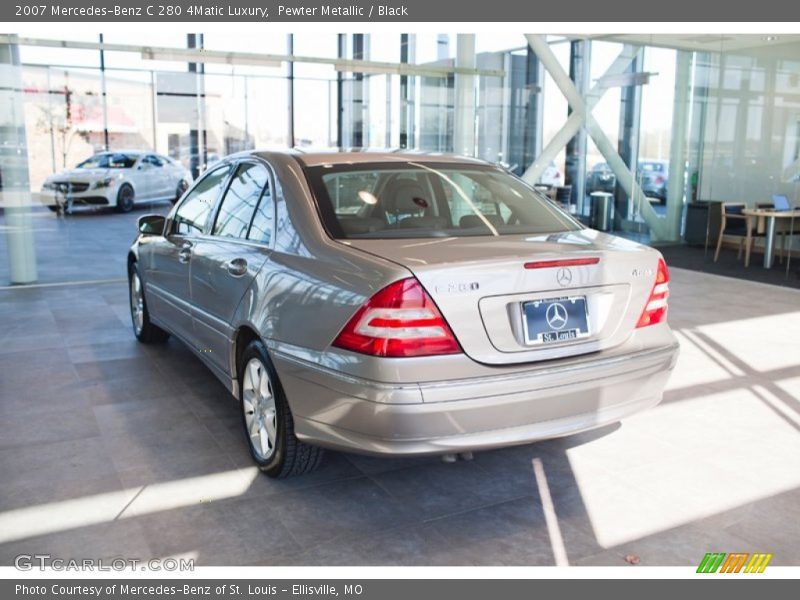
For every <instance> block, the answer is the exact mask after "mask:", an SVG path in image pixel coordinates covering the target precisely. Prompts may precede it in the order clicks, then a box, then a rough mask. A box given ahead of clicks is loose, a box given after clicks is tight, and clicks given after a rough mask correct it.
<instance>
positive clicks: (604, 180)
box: [586, 163, 617, 194]
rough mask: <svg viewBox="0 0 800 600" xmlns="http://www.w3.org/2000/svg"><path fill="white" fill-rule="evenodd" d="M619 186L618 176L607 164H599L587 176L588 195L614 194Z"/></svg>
mask: <svg viewBox="0 0 800 600" xmlns="http://www.w3.org/2000/svg"><path fill="white" fill-rule="evenodd" d="M616 185H617V176H616V175H614V171H612V170H611V167H609V166H608V164H607V163H597V164H596V165H595V166H593V167H592V168H591V170H590V171H589V172H588V173H587V174H586V193H587V194H591V193H592V192H608V193H609V194H613V193H614V188H615V187H616Z"/></svg>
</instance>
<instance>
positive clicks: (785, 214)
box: [742, 208, 800, 269]
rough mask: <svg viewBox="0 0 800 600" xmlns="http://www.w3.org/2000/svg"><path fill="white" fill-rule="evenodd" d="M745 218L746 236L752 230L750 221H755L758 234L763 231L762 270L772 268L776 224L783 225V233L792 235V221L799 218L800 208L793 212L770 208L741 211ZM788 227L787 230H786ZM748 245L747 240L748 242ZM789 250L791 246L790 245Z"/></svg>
mask: <svg viewBox="0 0 800 600" xmlns="http://www.w3.org/2000/svg"><path fill="white" fill-rule="evenodd" d="M742 214H744V215H745V216H746V217H748V222H747V235H748V236H749V235H750V232H751V231H752V230H753V224H752V222H751V221H750V219H757V223H756V230H757V231H758V232H761V231H764V268H765V269H770V268H772V257H773V255H774V254H775V229H776V225H777V222H778V221H779V220H780V221H781V222H782V223H783V224H784V229H783V231H788V232H789V233H790V235H791V234H793V233H794V220H795V219H796V218H800V208H795V209H793V210H773V209H771V208H745V209H744V210H743V211H742ZM786 225H788V226H789V227H788V229H787V228H786ZM748 243H749V240H748ZM790 248H791V245H790Z"/></svg>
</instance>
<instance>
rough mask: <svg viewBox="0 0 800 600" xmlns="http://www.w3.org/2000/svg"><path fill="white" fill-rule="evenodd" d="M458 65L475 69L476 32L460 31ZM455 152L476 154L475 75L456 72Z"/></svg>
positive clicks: (466, 154)
mask: <svg viewBox="0 0 800 600" xmlns="http://www.w3.org/2000/svg"><path fill="white" fill-rule="evenodd" d="M456 39H457V42H456V66H457V67H460V68H463V69H467V70H474V69H475V34H474V33H459V34H458V37H457V38H456ZM453 121H454V123H453V125H454V126H453V152H454V153H455V154H459V155H461V156H474V154H475V76H474V75H467V74H463V73H456V80H455V118H454V120H453Z"/></svg>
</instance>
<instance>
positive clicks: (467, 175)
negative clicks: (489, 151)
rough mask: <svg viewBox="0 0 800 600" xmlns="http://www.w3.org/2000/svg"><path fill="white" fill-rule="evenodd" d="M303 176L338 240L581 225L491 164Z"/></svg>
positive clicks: (313, 171)
mask: <svg viewBox="0 0 800 600" xmlns="http://www.w3.org/2000/svg"><path fill="white" fill-rule="evenodd" d="M306 174H307V176H308V178H309V182H310V183H311V187H312V189H313V191H314V196H315V198H316V201H317V204H318V207H319V213H320V215H321V217H322V220H323V223H324V225H325V227H326V229H327V230H328V232H329V233H330V234H331V235H332V236H333V237H334V238H338V239H348V238H372V239H388V238H427V237H465V236H477V235H508V234H528V233H530V234H539V233H555V232H562V231H575V230H578V229H582V227H583V226H582V225H581V224H580V223H578V222H577V221H575V220H574V219H573V218H572V217H570V216H569V215H568V214H566V213H565V212H564V211H562V210H561V209H559V208H558V207H557V206H556V205H555V204H553V203H552V202H550V201H549V200H548V199H547V198H546V197H544V196H542V195H541V194H539V193H538V192H536V191H535V190H533V189H532V188H530V187H528V185H526V184H525V183H523V182H522V181H521V180H519V179H517V178H516V177H513V176H512V175H509V174H508V173H506V172H505V171H502V170H500V169H496V168H494V167H489V166H486V167H484V166H472V165H453V164H433V163H427V162H426V163H413V162H409V163H402V164H397V163H381V164H375V163H372V164H357V165H322V166H317V167H309V168H307V169H306Z"/></svg>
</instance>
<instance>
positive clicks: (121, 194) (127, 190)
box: [116, 183, 135, 213]
mask: <svg viewBox="0 0 800 600" xmlns="http://www.w3.org/2000/svg"><path fill="white" fill-rule="evenodd" d="M134 199H135V194H134V192H133V188H132V187H131V186H130V185H128V184H127V183H124V184H122V187H120V188H119V191H118V192H117V206H116V209H117V212H121V213H127V212H131V211H132V210H133V201H134Z"/></svg>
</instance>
